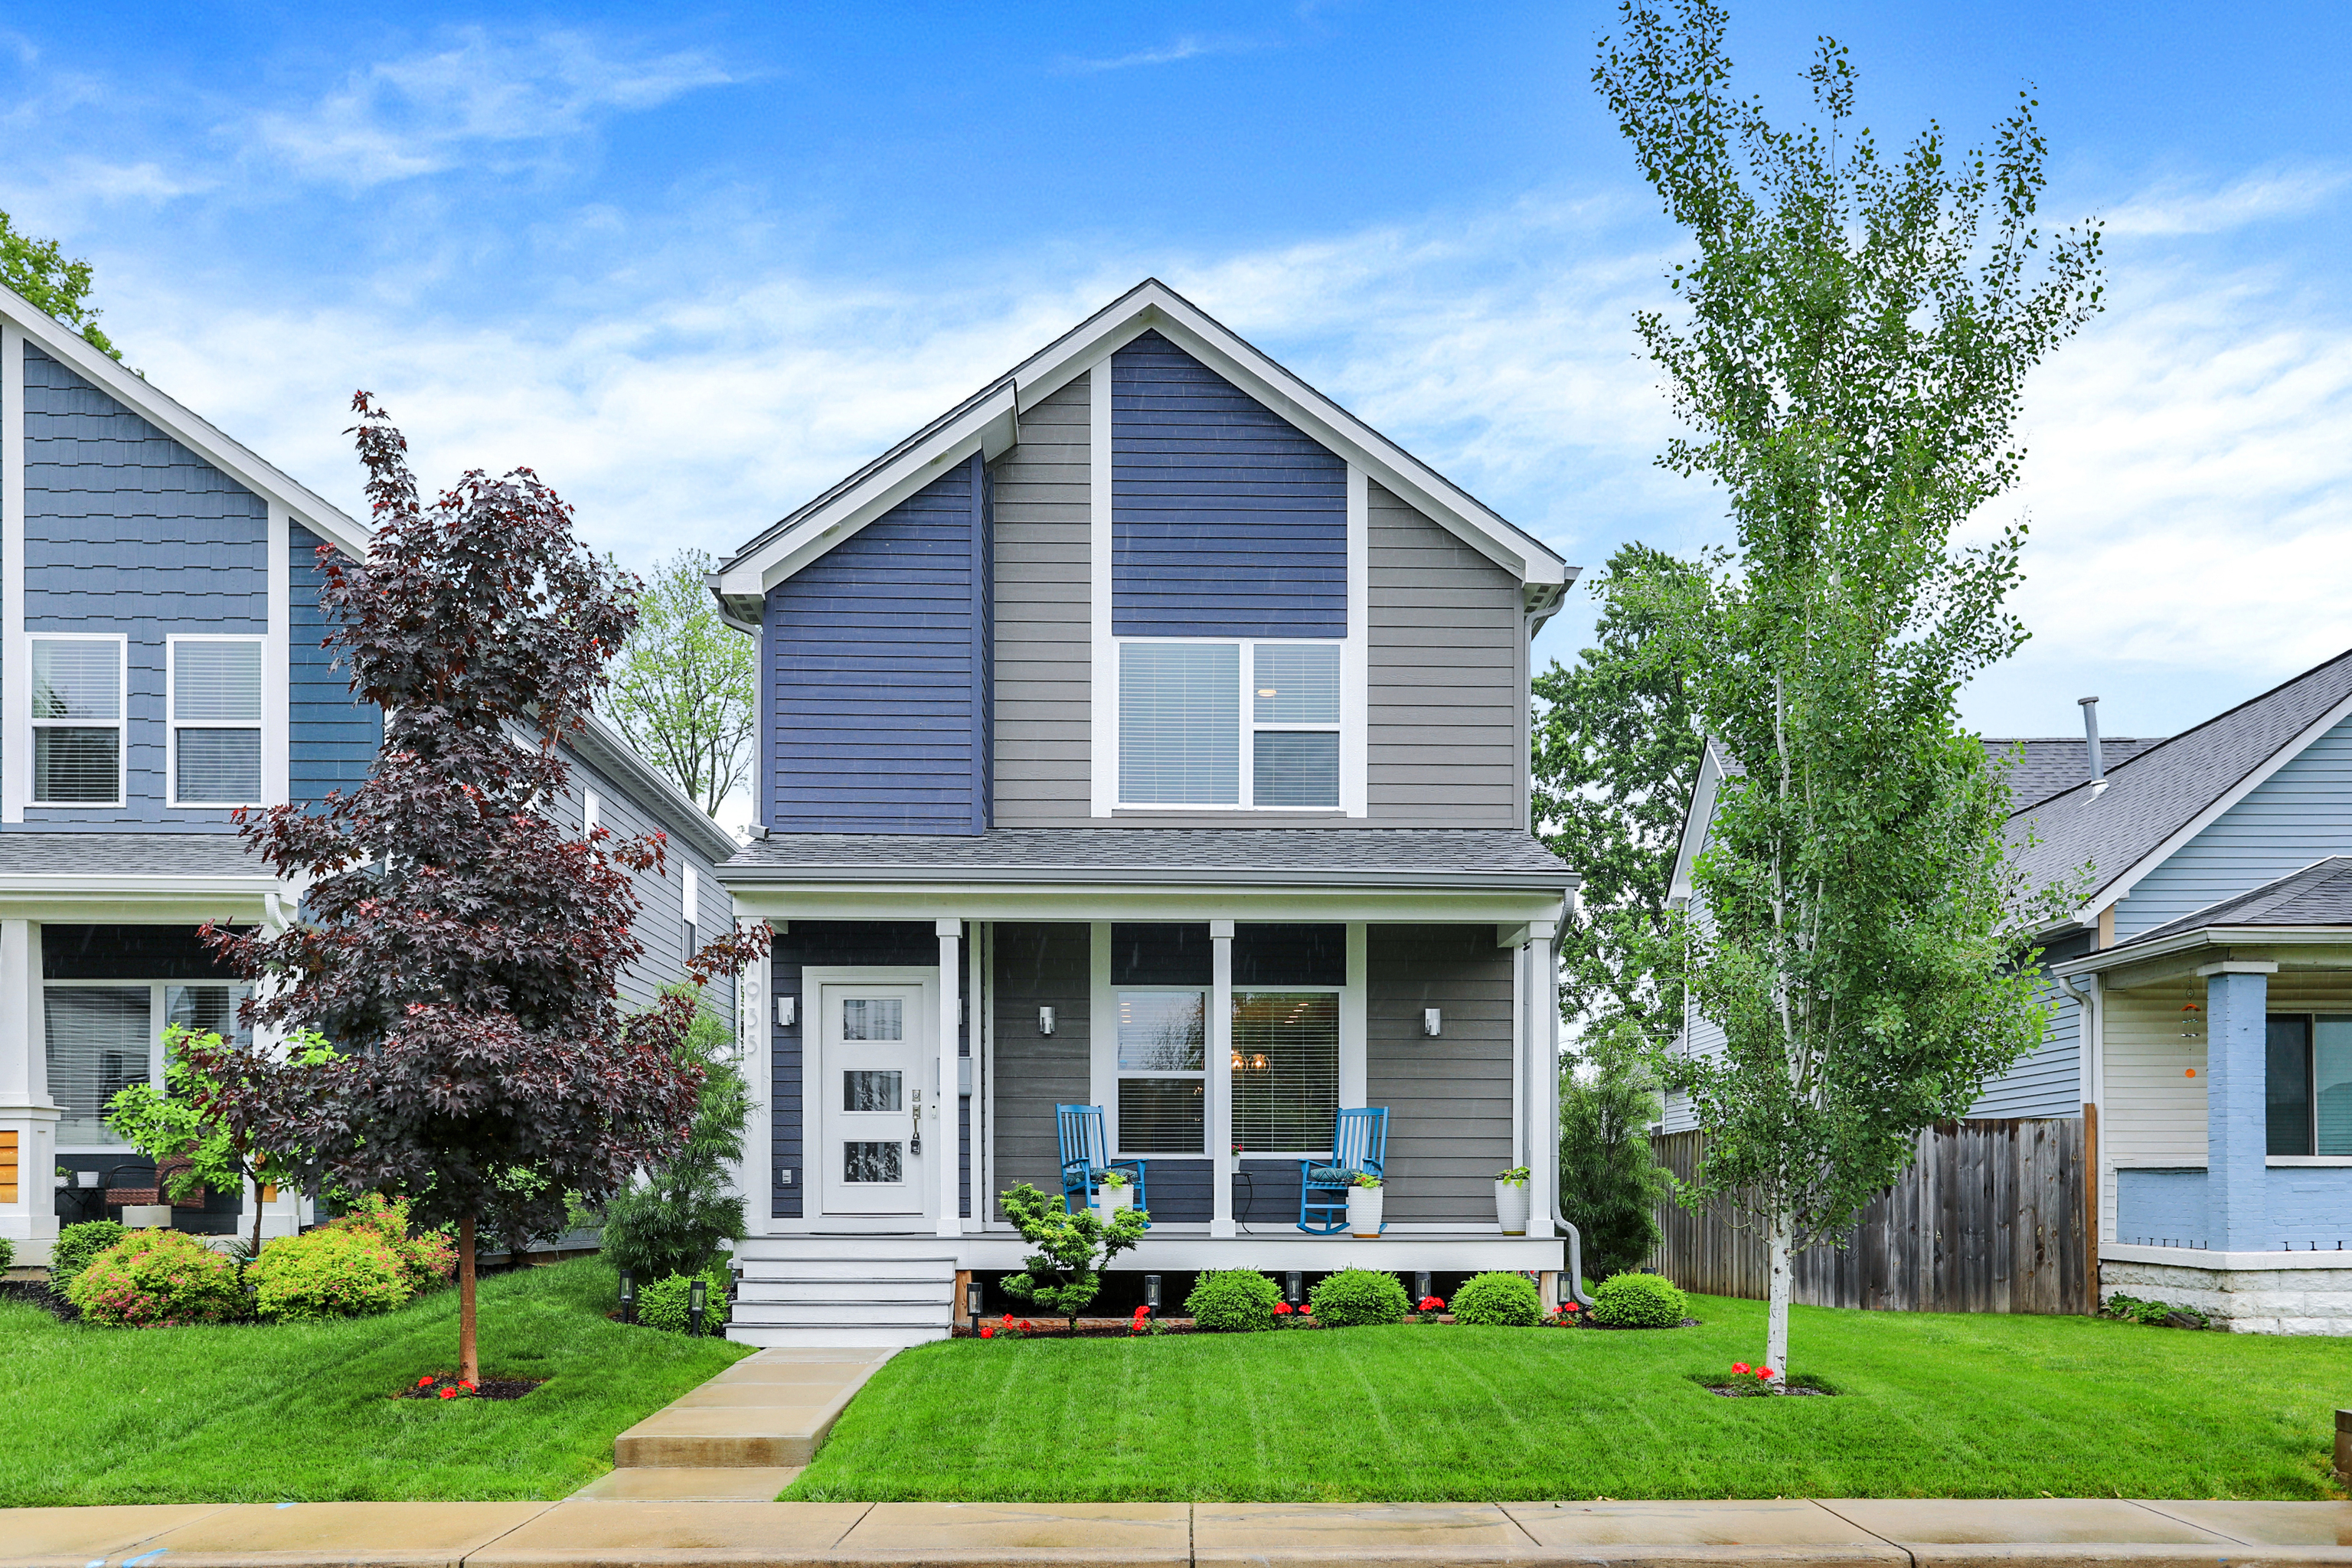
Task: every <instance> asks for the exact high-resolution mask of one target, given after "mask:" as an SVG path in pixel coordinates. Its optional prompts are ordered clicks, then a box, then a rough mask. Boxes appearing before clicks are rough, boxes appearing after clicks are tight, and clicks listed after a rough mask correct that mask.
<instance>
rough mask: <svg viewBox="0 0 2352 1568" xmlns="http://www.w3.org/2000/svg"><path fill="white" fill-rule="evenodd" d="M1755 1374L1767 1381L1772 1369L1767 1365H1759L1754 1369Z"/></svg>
mask: <svg viewBox="0 0 2352 1568" xmlns="http://www.w3.org/2000/svg"><path fill="white" fill-rule="evenodd" d="M1756 1375H1757V1376H1759V1377H1760V1378H1763V1379H1765V1380H1767V1381H1768V1382H1769V1380H1770V1379H1771V1377H1772V1369H1771V1368H1770V1367H1769V1366H1759V1367H1758V1368H1757V1369H1756Z"/></svg>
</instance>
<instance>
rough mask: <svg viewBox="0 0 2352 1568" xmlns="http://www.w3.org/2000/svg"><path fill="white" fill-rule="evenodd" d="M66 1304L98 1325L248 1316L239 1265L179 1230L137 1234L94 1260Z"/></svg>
mask: <svg viewBox="0 0 2352 1568" xmlns="http://www.w3.org/2000/svg"><path fill="white" fill-rule="evenodd" d="M66 1300H68V1301H71V1302H72V1303H73V1304H74V1305H75V1306H77V1307H79V1308H80V1309H81V1315H82V1316H83V1318H85V1319H86V1320H88V1321H90V1322H93V1323H117V1324H121V1325H123V1326H125V1327H128V1328H134V1329H143V1328H167V1329H168V1328H176V1327H178V1326H179V1325H181V1324H183V1323H226V1322H232V1321H236V1319H238V1318H242V1317H243V1316H245V1310H246V1300H245V1288H244V1287H243V1286H242V1285H240V1284H238V1283H237V1278H236V1264H235V1263H234V1262H232V1261H230V1260H229V1259H228V1258H226V1257H224V1256H222V1255H221V1254H220V1253H217V1252H215V1251H214V1250H213V1249H212V1248H211V1247H206V1246H205V1244H204V1243H202V1242H200V1241H198V1240H197V1239H196V1238H195V1237H193V1236H189V1235H187V1234H185V1233H184V1232H182V1231H176V1230H134V1231H132V1232H131V1234H130V1235H128V1236H126V1237H123V1238H122V1239H121V1241H118V1242H116V1243H115V1244H114V1245H113V1246H112V1247H108V1248H107V1249H106V1250H105V1251H103V1252H101V1253H100V1254H99V1255H98V1256H97V1257H96V1258H91V1259H90V1260H89V1267H88V1268H84V1269H83V1270H82V1271H81V1272H80V1273H79V1274H78V1275H76V1276H75V1277H74V1281H73V1283H72V1284H70V1285H68V1286H67V1287H66Z"/></svg>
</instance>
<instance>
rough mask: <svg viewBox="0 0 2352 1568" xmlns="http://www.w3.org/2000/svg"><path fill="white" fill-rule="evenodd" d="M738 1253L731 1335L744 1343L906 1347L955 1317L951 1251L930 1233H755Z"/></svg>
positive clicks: (936, 1333)
mask: <svg viewBox="0 0 2352 1568" xmlns="http://www.w3.org/2000/svg"><path fill="white" fill-rule="evenodd" d="M735 1261H736V1263H737V1264H738V1265H739V1266H740V1268H741V1269H742V1279H741V1281H740V1284H739V1285H738V1286H737V1288H736V1292H735V1308H734V1313H733V1316H732V1317H731V1318H730V1321H729V1322H728V1325H727V1337H728V1338H729V1339H730V1340H735V1341H738V1342H741V1343H744V1344H751V1345H761V1346H774V1347H793V1348H840V1349H895V1350H903V1349H905V1348H906V1347H907V1346H908V1345H919V1344H925V1343H928V1342H930V1341H932V1340H943V1339H946V1338H947V1337H948V1333H949V1330H950V1326H951V1325H952V1324H953V1323H954V1321H955V1313H956V1301H955V1279H956V1259H955V1256H954V1254H953V1253H952V1252H951V1251H950V1250H949V1249H948V1248H947V1247H944V1246H943V1245H942V1244H941V1243H940V1242H939V1241H938V1240H937V1239H935V1238H933V1237H852V1236H790V1237H778V1236H765V1237H753V1238H751V1239H749V1240H746V1241H740V1242H738V1243H736V1244H735Z"/></svg>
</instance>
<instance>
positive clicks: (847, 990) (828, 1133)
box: [816, 983, 936, 1215]
mask: <svg viewBox="0 0 2352 1568" xmlns="http://www.w3.org/2000/svg"><path fill="white" fill-rule="evenodd" d="M819 1008H820V1012H819V1015H818V1016H819V1036H820V1042H819V1062H818V1074H817V1079H816V1090H817V1096H816V1097H817V1100H818V1104H817V1106H816V1110H817V1118H816V1120H817V1121H818V1125H819V1126H820V1128H821V1129H822V1134H823V1137H822V1144H821V1147H820V1148H819V1150H818V1152H817V1155H816V1164H817V1167H818V1180H819V1183H820V1184H821V1190H822V1193H823V1197H824V1212H825V1213H826V1214H829V1215H919V1214H921V1213H922V1212H923V1209H924V1207H925V1204H924V1199H925V1197H926V1195H927V1187H926V1184H925V1182H924V1180H923V1176H922V1173H923V1171H924V1170H925V1169H927V1168H928V1165H927V1162H926V1159H925V1153H926V1151H925V1147H924V1140H925V1138H926V1137H927V1136H929V1135H932V1133H933V1127H934V1124H935V1122H936V1118H929V1119H927V1118H926V1116H925V1114H924V1112H925V1106H924V1100H925V1096H924V1093H923V1089H922V1087H921V1086H922V1085H925V1084H927V1083H928V1082H929V1078H928V1077H927V1076H926V1068H928V1067H929V1061H928V1059H927V1056H926V1049H925V1045H924V1038H923V1037H924V1035H925V1030H924V1028H923V1024H924V1021H925V1020H924V1016H923V1010H922V988H921V987H920V986H917V985H859V984H854V983H845V984H834V983H827V984H824V985H823V986H821V987H819Z"/></svg>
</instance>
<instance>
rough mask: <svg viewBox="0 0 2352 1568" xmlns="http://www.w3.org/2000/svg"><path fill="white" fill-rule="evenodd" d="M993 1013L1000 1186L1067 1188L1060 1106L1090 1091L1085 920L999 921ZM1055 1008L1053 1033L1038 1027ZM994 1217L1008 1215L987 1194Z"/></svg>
mask: <svg viewBox="0 0 2352 1568" xmlns="http://www.w3.org/2000/svg"><path fill="white" fill-rule="evenodd" d="M994 941H995V944H996V952H995V962H994V963H993V964H992V970H993V989H994V992H995V994H994V997H993V998H992V1012H993V1014H994V1016H995V1031H996V1059H995V1063H994V1076H993V1078H992V1080H991V1081H992V1086H993V1106H992V1119H991V1123H990V1124H991V1126H992V1128H993V1130H994V1133H995V1142H996V1179H995V1181H994V1183H993V1184H992V1185H994V1186H995V1188H996V1189H997V1191H998V1192H1002V1191H1003V1190H1004V1189H1005V1188H1007V1187H1013V1186H1017V1185H1019V1184H1021V1183H1023V1182H1027V1183H1029V1184H1031V1185H1033V1186H1034V1187H1037V1188H1039V1189H1040V1190H1042V1191H1045V1192H1048V1193H1058V1192H1060V1191H1061V1190H1062V1155H1061V1141H1060V1136H1059V1133H1058V1131H1056V1129H1055V1121H1054V1107H1055V1106H1056V1105H1083V1104H1085V1103H1087V1100H1089V1099H1090V1098H1091V1096H1092V1092H1093V1091H1092V1089H1091V1087H1090V1085H1091V1081H1092V1080H1091V1078H1090V1076H1089V1075H1090V1071H1091V1069H1090V1067H1089V1057H1088V1048H1089V1041H1088V1025H1089V1023H1090V1022H1091V1019H1090V1016H1089V1009H1088V1005H1087V989H1088V983H1089V980H1090V978H1091V975H1092V968H1091V963H1092V959H1091V952H1092V935H1091V931H1090V928H1088V927H1087V926H1085V925H1083V924H1076V923H1066V924H1045V923H1022V924H1013V923H1011V922H1000V923H999V924H998V925H997V927H996V932H995V938H994ZM1040 1007H1051V1008H1053V1009H1054V1032H1053V1033H1052V1034H1051V1035H1041V1034H1039V1033H1038V1032H1037V1009H1038V1008H1040ZM989 1214H990V1217H991V1218H993V1219H1002V1218H1003V1214H1002V1213H1001V1212H1000V1211H999V1210H998V1209H997V1207H996V1203H995V1194H990V1197H989Z"/></svg>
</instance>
